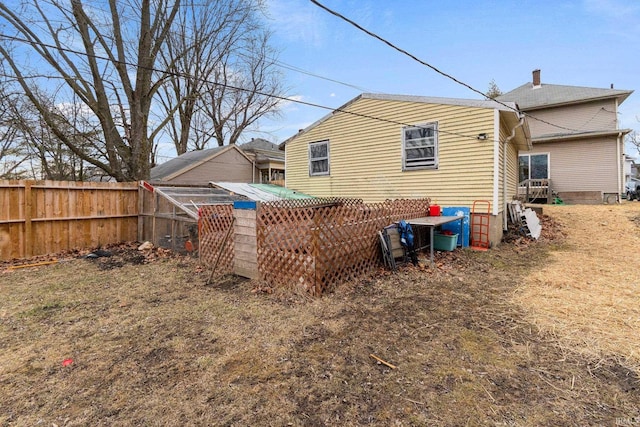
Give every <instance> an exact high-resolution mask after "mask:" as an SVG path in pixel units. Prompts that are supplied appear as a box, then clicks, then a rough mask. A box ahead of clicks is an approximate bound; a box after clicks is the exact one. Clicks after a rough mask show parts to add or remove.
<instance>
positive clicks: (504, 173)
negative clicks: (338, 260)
mask: <svg viewBox="0 0 640 427" xmlns="http://www.w3.org/2000/svg"><path fill="white" fill-rule="evenodd" d="M523 125H524V116H523V115H520V120H519V121H518V124H517V125H515V126H514V127H513V129H511V135H509V136H508V137H507V138H506V139H505V140H504V145H503V146H502V200H503V201H504V210H503V211H502V212H503V214H502V229H503V230H504V231H506V230H507V228H508V225H507V211H508V207H507V147H508V145H509V142H511V140H512V139H513V138H515V136H516V130H517V129H518V128H519V127H522V126H523Z"/></svg>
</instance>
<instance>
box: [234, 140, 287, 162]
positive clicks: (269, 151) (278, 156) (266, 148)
mask: <svg viewBox="0 0 640 427" xmlns="http://www.w3.org/2000/svg"><path fill="white" fill-rule="evenodd" d="M238 148H240V149H241V150H243V151H244V152H246V153H254V154H255V156H256V162H258V163H261V162H268V161H272V162H281V163H284V151H282V150H280V148H279V147H278V144H274V143H273V142H269V141H267V140H266V139H262V138H254V139H251V141H249V142H246V143H244V144H242V145H239V146H238Z"/></svg>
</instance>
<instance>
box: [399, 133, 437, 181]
mask: <svg viewBox="0 0 640 427" xmlns="http://www.w3.org/2000/svg"><path fill="white" fill-rule="evenodd" d="M437 167H438V123H425V124H423V125H418V126H407V127H405V128H403V129H402V170H412V169H435V168H437Z"/></svg>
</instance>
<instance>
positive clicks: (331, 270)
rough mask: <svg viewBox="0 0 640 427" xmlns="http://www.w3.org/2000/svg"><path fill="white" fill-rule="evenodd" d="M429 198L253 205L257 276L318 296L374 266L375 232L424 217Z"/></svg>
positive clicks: (377, 259)
mask: <svg viewBox="0 0 640 427" xmlns="http://www.w3.org/2000/svg"><path fill="white" fill-rule="evenodd" d="M428 210H429V199H418V200H392V201H386V202H383V203H377V204H365V203H362V201H360V200H353V199H332V200H317V199H316V200H311V201H303V200H296V201H293V200H288V201H280V202H270V203H264V204H262V205H260V206H259V208H258V209H257V215H256V232H257V258H258V270H259V277H260V278H261V279H263V280H265V281H267V282H268V283H270V284H272V285H276V286H277V285H279V286H292V285H293V286H299V287H303V288H304V289H306V290H307V291H309V292H311V293H312V294H314V295H321V294H322V293H323V292H325V291H326V290H328V289H330V288H332V287H333V286H335V285H337V284H339V283H342V282H345V281H348V280H354V279H356V278H358V277H360V276H362V275H366V274H369V273H371V272H372V271H374V270H375V268H376V267H378V266H379V265H380V247H379V240H378V234H377V233H378V231H379V230H381V229H382V228H383V227H385V226H387V225H389V224H391V223H393V222H395V221H398V220H400V219H403V218H405V219H411V218H418V217H422V216H425V215H426V214H427V212H428Z"/></svg>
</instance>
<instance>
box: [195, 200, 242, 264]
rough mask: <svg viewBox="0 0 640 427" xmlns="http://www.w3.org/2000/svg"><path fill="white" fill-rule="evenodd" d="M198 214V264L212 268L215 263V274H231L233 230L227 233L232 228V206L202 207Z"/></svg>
mask: <svg viewBox="0 0 640 427" xmlns="http://www.w3.org/2000/svg"><path fill="white" fill-rule="evenodd" d="M199 212H200V217H199V219H198V236H199V240H200V262H201V263H202V264H204V265H206V266H208V267H213V264H214V263H215V262H216V261H217V262H218V264H217V265H216V272H219V273H231V272H233V262H234V249H233V248H234V240H233V230H231V232H229V230H230V228H231V227H233V206H232V205H211V206H202V207H201V208H200V211H199ZM225 238H226V241H225Z"/></svg>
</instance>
